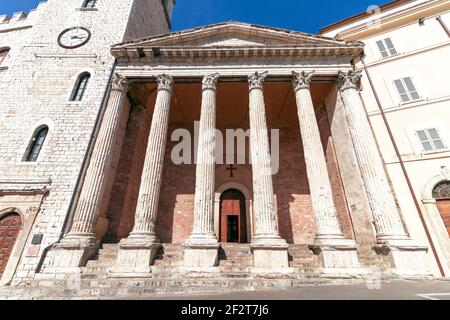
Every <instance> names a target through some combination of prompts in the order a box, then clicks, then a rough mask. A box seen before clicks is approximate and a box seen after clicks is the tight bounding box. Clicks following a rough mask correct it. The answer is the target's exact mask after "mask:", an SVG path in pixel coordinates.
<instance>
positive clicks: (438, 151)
mask: <svg viewBox="0 0 450 320" xmlns="http://www.w3.org/2000/svg"><path fill="white" fill-rule="evenodd" d="M449 151H450V150H449V149H440V150H433V151H428V152H426V151H423V152H422V153H421V156H432V155H438V154H443V153H447V152H449Z"/></svg>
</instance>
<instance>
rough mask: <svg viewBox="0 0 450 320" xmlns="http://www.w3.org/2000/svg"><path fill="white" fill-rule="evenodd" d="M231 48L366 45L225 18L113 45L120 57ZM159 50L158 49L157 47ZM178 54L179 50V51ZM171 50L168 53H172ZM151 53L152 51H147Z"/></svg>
mask: <svg viewBox="0 0 450 320" xmlns="http://www.w3.org/2000/svg"><path fill="white" fill-rule="evenodd" d="M226 48H230V49H239V48H241V49H252V48H253V49H256V50H259V49H261V50H262V49H264V48H268V49H271V48H287V49H290V48H295V49H298V48H303V49H316V48H322V49H324V50H326V49H328V48H333V49H339V48H346V49H349V48H356V49H357V48H361V50H362V48H363V44H362V43H361V42H358V41H343V40H337V39H333V38H328V37H323V36H318V35H312V34H307V33H302V32H297V31H289V30H284V29H278V28H273V27H264V26H258V25H253V24H247V23H240V22H225V23H220V24H215V25H209V26H204V27H199V28H194V29H188V30H184V31H179V32H172V33H168V34H164V35H157V36H152V37H148V38H143V39H137V40H133V41H129V42H125V43H120V44H117V45H114V46H113V47H112V53H113V55H115V56H116V57H124V56H125V52H124V50H126V51H128V54H126V55H127V56H128V57H130V54H129V53H130V52H132V51H133V50H135V51H136V53H135V57H139V56H145V53H148V52H150V51H151V50H153V52H154V53H156V54H159V51H160V50H161V51H167V50H169V51H170V50H183V49H189V50H216V49H217V50H223V49H226ZM155 50H156V51H155ZM177 54H178V53H177ZM180 54H181V53H180ZM169 55H171V54H168V55H167V56H169ZM147 56H148V55H147Z"/></svg>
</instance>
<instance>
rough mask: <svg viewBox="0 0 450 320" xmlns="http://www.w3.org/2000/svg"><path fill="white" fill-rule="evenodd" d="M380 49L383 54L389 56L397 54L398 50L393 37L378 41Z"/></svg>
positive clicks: (385, 56) (384, 56)
mask: <svg viewBox="0 0 450 320" xmlns="http://www.w3.org/2000/svg"><path fill="white" fill-rule="evenodd" d="M377 46H378V49H379V50H380V53H381V56H382V57H383V58H387V57H389V56H393V55H395V54H397V50H396V49H395V47H394V43H393V42H392V39H391V38H386V39H384V40H378V41H377Z"/></svg>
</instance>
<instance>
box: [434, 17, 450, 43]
mask: <svg viewBox="0 0 450 320" xmlns="http://www.w3.org/2000/svg"><path fill="white" fill-rule="evenodd" d="M436 20H437V21H438V22H439V24H440V25H441V27H442V29H444V31H445V33H446V34H447V36H448V37H449V38H450V30H448V27H447V25H446V24H445V22H444V20H442V18H441V16H438V17H436Z"/></svg>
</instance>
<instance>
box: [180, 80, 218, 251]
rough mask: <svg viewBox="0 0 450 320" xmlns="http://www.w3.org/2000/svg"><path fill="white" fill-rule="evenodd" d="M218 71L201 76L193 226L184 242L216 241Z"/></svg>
mask: <svg viewBox="0 0 450 320" xmlns="http://www.w3.org/2000/svg"><path fill="white" fill-rule="evenodd" d="M218 79H219V74H212V75H208V76H206V77H204V79H203V86H202V90H203V92H202V105H201V116H200V130H199V131H200V132H199V145H198V153H197V154H198V157H197V168H196V184H195V209H194V225H193V229H192V233H191V235H190V237H189V239H188V241H187V243H188V244H189V243H195V244H199V243H217V237H216V236H215V234H214V187H215V149H216V87H217V81H218Z"/></svg>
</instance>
